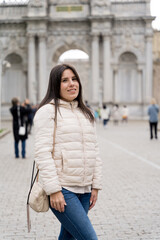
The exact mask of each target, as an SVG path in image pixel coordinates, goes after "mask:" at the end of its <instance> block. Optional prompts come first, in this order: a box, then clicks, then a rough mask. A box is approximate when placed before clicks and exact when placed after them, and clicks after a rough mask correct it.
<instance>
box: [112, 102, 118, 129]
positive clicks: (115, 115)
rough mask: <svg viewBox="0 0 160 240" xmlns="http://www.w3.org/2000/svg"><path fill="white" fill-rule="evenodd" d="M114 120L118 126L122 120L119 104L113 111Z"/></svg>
mask: <svg viewBox="0 0 160 240" xmlns="http://www.w3.org/2000/svg"><path fill="white" fill-rule="evenodd" d="M112 118H113V124H114V125H118V123H119V120H120V112H119V106H118V104H115V105H114V106H113V109H112Z"/></svg>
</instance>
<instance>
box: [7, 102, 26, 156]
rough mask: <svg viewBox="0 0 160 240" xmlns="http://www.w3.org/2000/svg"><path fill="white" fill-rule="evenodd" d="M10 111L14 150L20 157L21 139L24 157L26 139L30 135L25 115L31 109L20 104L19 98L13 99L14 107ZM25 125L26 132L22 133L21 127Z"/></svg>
mask: <svg viewBox="0 0 160 240" xmlns="http://www.w3.org/2000/svg"><path fill="white" fill-rule="evenodd" d="M10 112H11V114H12V117H13V122H12V123H13V136H14V150H15V157H16V158H19V146H18V145H19V141H21V143H22V158H25V157H26V139H27V137H28V134H27V128H26V123H25V116H26V115H27V114H28V112H29V110H28V109H26V108H25V107H23V106H20V103H19V100H18V98H13V99H12V107H11V108H10ZM21 126H23V127H24V133H23V134H22V133H20V132H19V129H20V127H21Z"/></svg>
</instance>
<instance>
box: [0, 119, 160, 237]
mask: <svg viewBox="0 0 160 240" xmlns="http://www.w3.org/2000/svg"><path fill="white" fill-rule="evenodd" d="M3 124H4V123H3ZM97 125H98V126H97V133H98V140H99V145H100V152H101V157H102V159H103V190H102V191H101V192H100V194H99V199H98V202H97V205H96V207H95V208H94V209H93V210H91V211H90V213H89V217H90V218H91V221H92V223H93V225H94V228H95V230H96V232H97V234H98V239H99V240H160V132H159V140H155V139H154V140H150V139H149V127H148V123H147V122H138V121H137V122H129V123H128V124H122V123H120V124H119V125H118V126H114V125H113V123H112V122H110V123H109V124H108V127H107V129H103V127H102V125H101V124H97ZM7 126H8V127H9V128H11V123H8V124H7ZM33 149H34V134H32V135H31V136H30V137H29V139H28V141H27V158H26V159H25V160H24V159H21V158H19V159H15V158H14V154H13V137H12V133H9V134H7V135H6V136H5V137H3V138H1V139H0V152H1V154H0V240H25V239H30V240H57V239H58V238H57V236H58V232H59V227H60V224H59V222H58V221H57V219H56V218H55V217H54V216H53V214H52V213H51V212H50V211H49V212H47V213H44V214H42V213H35V212H33V211H32V210H31V224H32V228H31V232H30V233H28V232H27V220H26V200H27V193H28V190H29V185H30V177H31V171H32V163H33V156H34V150H33Z"/></svg>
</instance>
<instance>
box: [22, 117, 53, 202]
mask: <svg viewBox="0 0 160 240" xmlns="http://www.w3.org/2000/svg"><path fill="white" fill-rule="evenodd" d="M54 121H55V124H54V132H53V150H52V158H54V149H55V139H56V129H57V119H55V120H54ZM34 169H35V160H34V162H33V168H32V177H31V185H30V190H29V193H28V197H27V205H28V204H29V197H30V194H31V190H32V187H33V185H34V183H35V181H36V178H38V173H39V169H38V168H37V172H36V175H35V177H34Z"/></svg>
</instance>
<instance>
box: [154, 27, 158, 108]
mask: <svg viewBox="0 0 160 240" xmlns="http://www.w3.org/2000/svg"><path fill="white" fill-rule="evenodd" d="M153 96H154V97H155V98H156V100H157V103H158V104H159V105H160V31H154V35H153Z"/></svg>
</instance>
